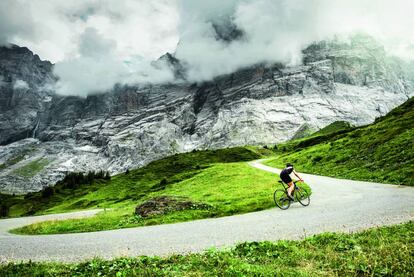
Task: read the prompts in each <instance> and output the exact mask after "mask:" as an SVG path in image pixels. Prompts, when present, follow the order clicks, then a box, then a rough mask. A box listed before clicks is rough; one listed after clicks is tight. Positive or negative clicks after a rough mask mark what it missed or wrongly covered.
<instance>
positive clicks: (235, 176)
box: [13, 148, 277, 234]
mask: <svg viewBox="0 0 414 277" xmlns="http://www.w3.org/2000/svg"><path fill="white" fill-rule="evenodd" d="M262 151H266V150H263V149H262ZM259 157H261V155H260V154H258V153H257V150H254V151H253V150H252V149H248V148H233V149H223V150H216V151H200V152H194V153H187V154H180V155H175V156H172V157H169V158H166V159H163V160H159V161H156V162H153V163H151V164H150V165H148V166H147V167H145V168H142V169H138V170H134V171H131V172H130V173H129V174H128V175H125V174H121V175H117V176H114V177H113V178H112V180H111V181H109V182H103V183H98V184H93V185H91V186H85V187H83V188H80V189H77V190H75V193H74V194H72V195H70V194H69V193H70V191H66V190H64V191H60V192H59V193H58V194H57V195H54V196H52V199H51V202H52V203H53V205H52V206H50V205H51V204H50V203H49V202H48V203H46V206H45V208H44V209H43V210H41V211H39V212H62V211H68V210H71V209H74V208H80V207H88V208H94V207H107V208H111V209H112V210H111V211H105V212H102V213H100V214H99V215H98V216H96V217H92V218H84V219H73V220H64V221H48V222H42V223H37V224H32V225H29V226H25V227H23V228H20V229H17V230H15V231H13V232H15V233H21V234H51V233H67V232H87V231H97V230H108V229H116V228H124V227H133V226H143V225H153V224H162V223H172V222H179V221H187V220H194V219H200V218H207V217H220V216H227V215H233V214H239V213H246V212H252V211H258V210H263V209H267V208H271V207H274V203H273V200H272V193H273V190H274V189H275V186H276V183H277V182H276V180H277V179H276V178H277V175H275V174H272V173H269V172H265V171H262V170H258V169H255V168H253V167H251V166H249V165H247V164H246V163H245V162H233V161H240V160H253V159H257V158H259ZM226 161H227V162H226ZM163 178H166V179H167V185H161V183H160V180H162V179H163ZM81 189H82V190H83V191H82V192H78V191H79V190H81ZM85 190H86V191H87V193H85ZM78 194H79V195H78ZM161 195H168V196H175V197H185V198H188V199H191V200H192V201H195V202H201V203H206V204H209V205H210V206H211V208H209V209H204V210H203V209H202V210H197V209H196V210H184V211H177V212H171V213H169V214H166V215H163V216H152V217H150V218H145V219H144V218H141V217H139V216H135V215H133V211H134V208H135V206H136V205H138V204H139V203H142V202H144V201H145V200H147V199H150V198H153V197H155V196H161ZM63 196H64V197H63ZM59 197H63V199H62V200H61V201H57V200H58V199H59ZM53 199H54V200H53ZM52 200H53V201H52ZM47 205H49V207H47Z"/></svg>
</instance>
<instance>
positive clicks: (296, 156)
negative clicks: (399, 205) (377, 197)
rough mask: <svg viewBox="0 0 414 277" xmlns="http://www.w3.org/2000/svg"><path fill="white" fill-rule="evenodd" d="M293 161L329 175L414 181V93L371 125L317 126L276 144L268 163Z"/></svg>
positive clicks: (301, 167)
mask: <svg viewBox="0 0 414 277" xmlns="http://www.w3.org/2000/svg"><path fill="white" fill-rule="evenodd" d="M286 162H291V163H294V164H295V167H296V168H297V170H298V171H302V172H308V173H314V174H321V175H327V176H334V177H341V178H350V179H357V180H366V181H377V182H385V183H394V184H401V185H411V186H413V185H414V98H410V99H409V100H408V101H407V102H405V103H404V104H403V105H401V106H399V107H397V108H395V109H393V110H392V111H391V112H390V113H389V114H387V115H386V116H383V117H380V118H378V119H376V120H375V122H374V123H373V124H370V125H367V126H363V127H358V128H355V127H354V128H351V129H348V130H347V129H340V130H336V131H333V132H326V129H325V131H323V130H322V131H319V132H318V133H316V134H315V135H313V136H310V137H308V138H305V139H301V140H296V141H292V142H289V143H286V144H282V145H278V146H277V157H276V158H274V159H272V160H270V161H268V162H267V164H268V165H270V166H275V167H282V166H284V165H285V164H286Z"/></svg>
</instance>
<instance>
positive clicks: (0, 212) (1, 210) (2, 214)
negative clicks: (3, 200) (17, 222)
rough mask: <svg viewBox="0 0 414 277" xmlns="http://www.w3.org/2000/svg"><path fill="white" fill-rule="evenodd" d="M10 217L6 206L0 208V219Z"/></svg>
mask: <svg viewBox="0 0 414 277" xmlns="http://www.w3.org/2000/svg"><path fill="white" fill-rule="evenodd" d="M7 216H9V207H8V206H6V205H1V206H0V217H7Z"/></svg>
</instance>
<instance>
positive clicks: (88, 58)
mask: <svg viewBox="0 0 414 277" xmlns="http://www.w3.org/2000/svg"><path fill="white" fill-rule="evenodd" d="M413 10H414V1H410V0H392V1H391V0H359V1H357V0H347V1H345V0H336V1H331V0H278V1H277V0H274V1H272V0H255V1H247V0H226V1H217V0H209V1H201V0H177V1H168V0H157V1H144V0H126V1H114V0H104V1H96V0H88V1H82V0H76V1H70V2H68V1H66V2H65V1H61V0H57V1H46V0H32V1H28V0H22V1H13V0H3V1H1V2H0V44H7V43H15V44H18V45H20V46H27V47H28V48H30V49H31V50H32V51H34V52H35V53H37V54H39V55H40V57H41V58H42V59H48V60H51V61H52V62H54V63H55V66H54V73H55V74H56V75H57V76H58V78H59V81H58V83H57V84H56V88H55V89H56V91H57V93H60V94H64V95H79V96H86V95H89V94H96V93H103V92H106V91H108V90H111V89H112V88H113V86H114V85H115V84H130V85H132V84H138V83H139V84H141V83H165V82H175V81H176V80H175V79H174V74H173V73H172V72H171V70H170V67H169V66H168V65H167V64H163V63H162V62H159V63H157V66H154V63H153V61H154V60H157V59H158V58H159V57H160V56H162V55H163V54H164V53H166V52H170V53H173V54H174V55H175V57H176V58H178V59H179V60H180V61H181V63H182V64H183V65H184V66H185V67H186V69H187V75H186V77H187V80H188V81H190V82H202V81H206V80H210V79H211V78H213V77H215V76H217V75H221V74H227V73H231V72H234V71H236V70H237V69H239V68H242V67H246V66H249V65H253V64H257V63H273V62H281V63H284V64H286V65H297V64H300V63H301V61H302V56H301V53H302V50H303V49H304V48H305V47H307V46H308V45H309V44H311V43H312V42H315V41H320V40H324V39H332V38H333V37H338V36H340V37H344V38H346V37H347V36H349V35H352V34H354V33H356V32H360V33H366V34H369V35H371V36H373V37H374V38H376V39H377V40H379V41H380V42H382V43H383V44H384V45H385V47H386V49H387V51H388V52H389V53H390V54H391V55H397V56H399V57H402V58H404V59H405V60H414V51H413V49H414V47H413V45H414V28H412V26H414V19H413V17H412V15H411V13H412V11H413Z"/></svg>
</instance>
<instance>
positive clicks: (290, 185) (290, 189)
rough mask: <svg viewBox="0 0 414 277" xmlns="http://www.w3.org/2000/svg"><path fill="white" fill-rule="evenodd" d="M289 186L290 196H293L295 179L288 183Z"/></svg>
mask: <svg viewBox="0 0 414 277" xmlns="http://www.w3.org/2000/svg"><path fill="white" fill-rule="evenodd" d="M288 186H289V188H288V189H287V192H288V196H290V197H291V198H292V192H293V190H294V188H295V185H294V184H293V181H291V182H289V183H288Z"/></svg>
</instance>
